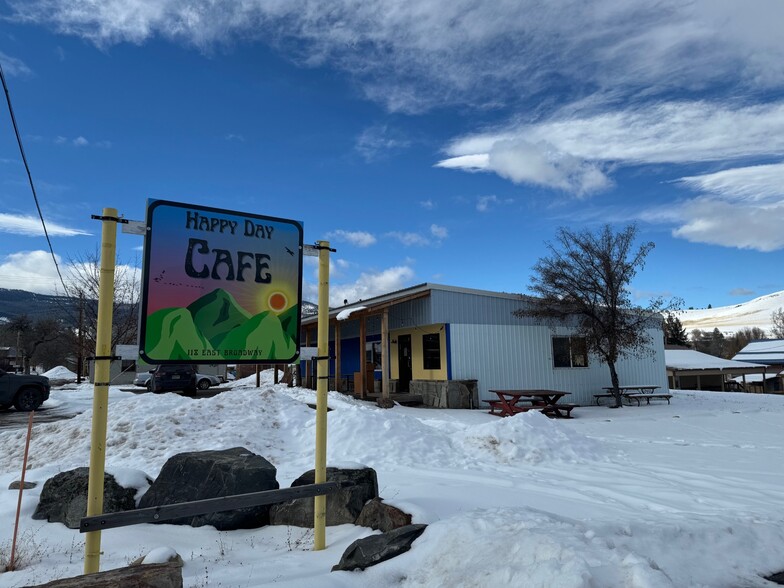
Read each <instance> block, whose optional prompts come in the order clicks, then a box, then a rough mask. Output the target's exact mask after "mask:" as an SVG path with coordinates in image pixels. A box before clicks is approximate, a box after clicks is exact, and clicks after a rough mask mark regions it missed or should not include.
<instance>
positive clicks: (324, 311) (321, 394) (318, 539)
mask: <svg viewBox="0 0 784 588" xmlns="http://www.w3.org/2000/svg"><path fill="white" fill-rule="evenodd" d="M316 246H317V247H318V248H319V289H318V337H317V338H318V363H317V366H316V376H317V378H318V382H317V384H316V468H315V483H316V484H321V483H324V482H326V481H327V381H328V379H329V241H318V242H317V243H316ZM313 500H314V501H315V502H314V505H313V511H314V514H313V549H314V551H320V550H322V549H324V548H325V547H326V546H327V544H326V523H327V497H326V496H316V497H315V498H314V499H313Z"/></svg>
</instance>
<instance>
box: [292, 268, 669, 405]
mask: <svg viewBox="0 0 784 588" xmlns="http://www.w3.org/2000/svg"><path fill="white" fill-rule="evenodd" d="M525 300H526V298H525V297H524V296H522V295H519V294H506V293H501V292H489V291H485V290H473V289H468V288H458V287H453V286H443V285H437V284H420V285H418V286H413V287H411V288H406V289H404V290H400V291H397V292H392V293H389V294H385V295H382V296H378V297H375V298H372V299H369V300H363V301H361V302H357V303H355V304H351V305H345V306H342V307H340V308H336V309H333V310H331V311H330V315H329V316H330V330H329V338H330V352H329V355H330V376H331V378H332V380H331V384H330V385H331V386H333V385H334V386H335V388H337V389H340V390H348V391H354V392H355V393H356V394H358V395H363V394H377V393H379V392H381V391H382V390H383V389H384V387H385V386H386V387H387V389H388V391H389V393H390V395H391V396H392V398H394V397H395V394H405V393H408V394H413V395H421V396H422V400H423V402H424V403H425V404H426V405H430V406H441V407H454V408H469V407H477V406H485V404H484V403H483V401H486V400H488V399H491V398H494V396H493V395H492V394H491V393H490V392H488V391H489V390H494V389H551V390H561V391H565V392H570V393H571V396H570V397H569V400H568V402H570V403H576V404H585V405H587V404H591V403H592V402H593V395H594V394H597V393H600V392H602V388H603V387H605V386H609V385H610V384H611V382H610V372H609V369H608V368H607V365H606V364H604V363H602V362H601V361H600V360H599V358H597V357H594V356H589V355H588V354H587V353H586V350H585V340H584V339H581V338H580V337H578V336H576V334H575V329H574V327H570V326H569V325H568V324H558V325H551V324H549V323H548V324H545V323H543V322H542V321H540V320H538V319H535V318H531V317H527V318H518V317H516V316H514V314H513V313H514V311H516V310H519V309H520V308H522V307H523V306H524V304H525ZM316 323H317V317H315V316H314V317H307V318H305V317H303V319H302V330H303V333H302V338H301V343H302V345H303V346H315V345H316V327H317V324H316ZM654 323H655V324H654ZM648 332H649V335H650V338H651V342H652V343H651V346H652V347H651V349H650V354H649V356H647V357H644V358H630V357H627V358H623V359H621V360H619V361H618V363H617V366H616V367H617V369H618V373H619V375H620V379H621V384H622V385H624V384H625V385H636V384H649V385H656V386H660V387H661V388H663V389H667V376H666V372H665V362H664V345H663V343H662V337H661V324H660V322H659V321H653V323H652V324H651V326H650V328H649V329H648ZM309 370H310V373H311V374H312V373H313V371H312V367H309Z"/></svg>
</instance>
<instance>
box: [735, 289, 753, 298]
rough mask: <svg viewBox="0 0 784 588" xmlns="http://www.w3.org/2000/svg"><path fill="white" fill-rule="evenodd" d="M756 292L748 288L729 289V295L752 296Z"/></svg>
mask: <svg viewBox="0 0 784 588" xmlns="http://www.w3.org/2000/svg"><path fill="white" fill-rule="evenodd" d="M755 294H756V292H755V291H754V290H749V289H748V288H733V289H732V290H730V291H729V295H730V296H743V297H747V296H754V295H755Z"/></svg>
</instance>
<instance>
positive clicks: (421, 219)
mask: <svg viewBox="0 0 784 588" xmlns="http://www.w3.org/2000/svg"><path fill="white" fill-rule="evenodd" d="M649 4H650V3H647V2H641V1H636V0H635V1H629V0H626V1H620V0H615V1H595V2H591V3H585V2H578V1H552V2H546V3H542V2H529V1H524V0H515V1H512V2H470V1H467V0H452V1H449V2H447V1H445V0H444V1H435V0H420V1H392V0H389V1H385V2H379V1H377V0H364V1H363V2H348V1H341V0H336V1H335V2H329V3H321V2H313V1H309V0H291V1H289V2H269V1H262V0H243V1H238V2H232V3H214V2H209V1H207V0H201V1H196V0H191V1H181V0H157V1H152V0H105V1H102V2H94V1H88V0H26V1H24V2H23V1H18V2H16V1H7V0H6V1H2V0H0V18H2V21H0V22H1V23H2V25H0V63H2V65H3V68H4V71H5V74H6V78H7V80H8V83H9V86H10V90H11V96H12V100H13V103H14V107H15V111H16V116H17V121H18V123H19V125H20V128H21V132H22V136H23V140H24V143H25V149H26V152H27V156H28V159H29V162H30V165H31V169H32V173H33V178H34V181H35V182H36V187H37V189H38V193H39V199H40V202H41V207H42V210H43V213H44V216H45V218H46V221H47V225H48V228H49V230H50V235H51V237H52V243H53V246H54V250H55V253H56V254H57V255H58V256H59V258H60V261H61V263H62V265H63V267H64V268H66V270H67V266H68V263H69V261H71V260H74V259H76V258H78V257H79V256H80V255H82V256H83V255H84V254H85V253H90V252H92V251H94V250H95V249H96V246H97V244H98V236H99V235H100V227H99V223H98V222H97V221H93V220H90V215H91V214H98V213H100V210H101V208H102V207H105V206H109V207H115V208H117V209H118V210H119V211H120V213H121V214H122V215H123V216H125V217H126V218H129V219H135V220H141V219H143V218H144V211H145V203H146V200H147V198H165V199H168V200H174V201H179V202H187V203H193V204H201V205H205V206H216V207H225V208H227V209H231V210H237V211H243V212H250V213H254V214H262V215H270V216H277V217H282V218H290V219H296V220H300V221H303V222H304V226H305V241H306V242H308V243H312V242H314V241H316V240H317V239H329V240H330V241H331V243H332V245H333V246H334V247H335V248H336V249H337V253H336V254H334V255H333V267H332V280H331V286H332V302H333V303H341V302H342V301H343V300H344V299H348V300H349V301H354V300H357V299H360V298H369V297H371V296H373V295H376V294H380V293H383V292H387V291H390V290H394V289H398V288H402V287H405V286H409V285H413V284H417V283H420V282H426V281H431V282H438V283H444V284H449V285H455V286H464V287H470V288H482V289H489V290H499V291H506V292H525V291H526V289H527V287H528V284H529V281H530V270H531V267H532V266H533V265H534V263H535V262H536V260H537V259H538V258H539V257H540V256H542V255H543V254H545V253H546V250H545V245H544V243H545V241H547V240H549V239H552V238H553V236H554V235H555V231H556V230H557V228H558V227H560V226H565V227H569V228H571V229H584V228H585V229H594V228H597V227H599V226H600V225H601V224H602V223H605V222H611V223H613V224H616V225H617V226H618V227H622V226H624V225H625V224H626V223H629V222H636V223H638V226H639V229H640V238H641V239H645V240H651V241H653V242H655V244H656V247H655V249H654V250H653V251H652V253H651V254H650V256H649V258H648V263H647V265H646V267H645V269H644V270H643V271H642V272H641V273H640V274H639V275H638V277H637V278H636V279H635V281H634V284H633V289H634V293H635V296H637V297H638V299H639V301H640V302H643V301H644V300H645V298H646V297H647V296H650V295H654V294H661V295H665V296H678V297H680V298H682V299H683V301H684V305H685V306H686V307H688V306H694V307H704V306H707V305H708V304H712V305H713V306H720V305H727V304H733V303H738V302H742V301H745V300H748V299H750V298H753V297H754V296H758V295H762V294H767V293H769V292H773V291H778V290H784V277H782V273H781V271H780V268H781V262H782V248H784V230H782V226H783V225H784V35H782V34H781V24H782V23H784V3H782V2H779V1H778V0H766V1H750V2H745V3H737V2H731V1H720V0H702V1H700V0H697V1H693V2H689V3H684V2H680V1H677V2H676V1H672V2H670V1H663V2H657V3H656V4H655V6H654V7H651V6H649ZM36 218H37V213H36V210H35V205H34V202H33V199H32V196H31V193H30V190H29V187H28V185H27V181H26V176H25V172H24V168H23V166H22V165H21V161H20V157H19V154H18V150H17V147H16V143H15V139H14V136H13V132H12V127H11V124H10V120H9V118H8V114H7V111H6V109H5V105H3V108H2V115H1V116H0V287H6V288H20V289H26V290H34V291H39V292H53V291H54V287H55V284H56V278H55V276H56V274H55V272H54V268H53V264H52V263H51V260H50V258H49V254H48V252H47V246H46V242H45V240H44V238H43V236H42V233H41V230H40V224H39V223H38V222H37V221H36ZM140 246H141V238H140V237H135V236H131V235H120V236H119V240H118V253H119V256H120V259H121V260H122V261H123V262H124V263H127V264H133V263H134V262H135V260H136V259H137V258H138V260H140V259H141V253H140V251H139V249H140ZM138 263H140V261H138ZM308 263H309V264H311V265H306V268H305V285H304V295H305V297H306V298H308V299H312V300H315V298H316V296H315V285H316V278H315V267H314V266H313V265H312V263H311V261H310V260H308Z"/></svg>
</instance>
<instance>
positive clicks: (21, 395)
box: [0, 369, 52, 411]
mask: <svg viewBox="0 0 784 588" xmlns="http://www.w3.org/2000/svg"><path fill="white" fill-rule="evenodd" d="M51 388H52V387H51V385H50V384H49V378H47V377H46V376H34V375H30V374H12V373H10V372H7V371H5V370H3V369H0V410H5V409H7V408H10V407H11V406H13V407H14V408H16V410H22V411H30V410H35V409H37V408H38V407H39V406H41V405H42V404H43V403H44V401H45V400H47V399H48V398H49V391H50V390H51Z"/></svg>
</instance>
